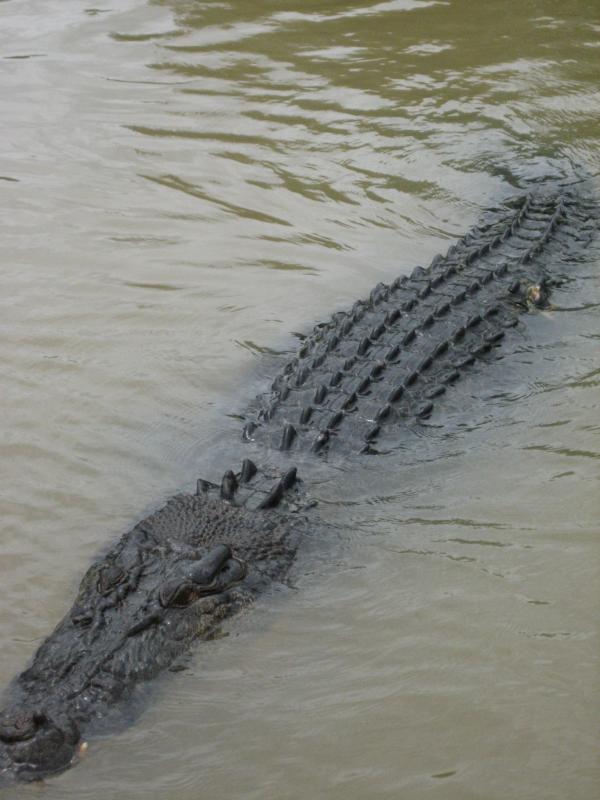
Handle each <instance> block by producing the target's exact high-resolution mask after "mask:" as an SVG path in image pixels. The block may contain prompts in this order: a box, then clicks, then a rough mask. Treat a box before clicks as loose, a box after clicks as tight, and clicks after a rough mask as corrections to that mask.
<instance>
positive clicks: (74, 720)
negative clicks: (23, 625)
mask: <svg viewBox="0 0 600 800" xmlns="http://www.w3.org/2000/svg"><path fill="white" fill-rule="evenodd" d="M597 224H598V212H597V208H596V206H595V204H594V203H593V202H592V201H591V200H590V201H587V200H585V199H583V198H582V197H581V196H580V195H578V194H576V193H574V192H571V191H569V190H560V189H559V190H543V191H535V192H533V193H531V194H529V195H526V196H524V197H522V198H520V199H519V200H516V201H514V202H512V203H511V204H510V206H505V207H503V208H501V209H498V210H496V211H494V212H491V213H490V214H489V216H488V218H487V219H485V220H483V222H482V223H481V224H480V225H479V226H478V227H477V228H475V229H474V230H473V231H472V232H471V233H469V234H467V235H466V236H465V237H464V238H463V239H462V240H460V241H459V242H458V243H457V244H456V245H453V246H452V247H451V248H450V250H449V251H448V253H447V254H446V256H443V257H442V256H437V257H436V258H435V259H434V260H433V262H432V264H431V265H430V267H429V268H427V269H423V268H420V267H417V268H416V269H415V270H414V271H413V273H412V274H411V275H410V277H403V278H399V279H398V280H396V281H394V282H393V283H392V284H391V285H390V286H385V285H383V284H381V285H379V286H377V287H375V289H374V290H373V292H372V293H371V295H370V297H369V299H368V300H366V301H358V302H357V303H356V304H355V305H354V306H353V308H352V309H351V310H350V311H349V312H340V313H337V314H335V315H334V316H333V317H332V319H331V320H330V321H329V322H327V323H325V324H323V325H318V326H317V327H316V328H315V330H314V332H313V333H312V334H311V335H310V336H308V337H307V338H306V339H305V340H304V341H303V343H302V346H301V347H300V349H299V351H298V354H297V356H296V357H295V358H293V359H292V360H291V361H290V362H289V363H288V364H286V365H285V366H284V368H283V369H282V371H281V372H280V373H279V375H277V376H276V378H275V379H274V381H273V384H272V387H271V390H270V391H269V392H268V393H267V394H266V395H265V396H263V397H261V398H259V399H258V400H257V401H256V402H255V403H254V404H253V406H252V408H251V409H250V410H249V412H248V413H247V415H246V417H247V419H246V424H245V426H244V430H243V433H242V440H243V442H241V443H240V466H239V468H237V469H236V470H235V471H228V472H226V473H225V475H224V476H223V478H222V480H221V482H220V483H219V484H212V483H208V482H206V481H204V480H200V481H199V482H198V491H197V493H196V494H195V495H179V496H177V497H174V498H172V499H171V500H170V501H169V502H168V503H167V505H166V506H165V507H164V508H163V509H161V510H159V511H157V512H156V513H155V514H153V515H151V516H150V517H148V518H147V519H145V520H143V521H142V522H140V523H139V524H138V525H136V526H135V527H134V528H133V530H131V531H130V532H128V533H126V534H125V535H124V536H123V537H122V539H121V540H120V541H119V542H118V543H117V544H116V545H115V546H114V547H113V548H111V549H110V550H109V551H108V552H107V553H106V555H105V556H104V557H103V558H101V559H100V560H98V561H97V562H96V563H95V564H93V565H92V567H90V569H89V570H88V572H87V573H86V575H85V577H84V579H83V581H82V583H81V586H80V589H79V592H78V596H77V598H76V600H75V603H74V605H73V607H72V609H71V610H70V611H69V613H68V614H67V615H66V617H65V618H64V619H63V620H62V622H60V624H59V625H58V627H57V628H56V630H55V631H54V632H53V633H52V634H51V635H50V636H49V638H48V639H47V640H46V641H45V642H44V643H43V644H42V646H41V647H40V649H39V650H38V652H37V653H36V654H35V656H34V658H33V661H32V664H31V665H30V667H29V668H28V669H27V670H26V671H25V672H23V673H22V674H21V675H20V676H18V677H17V678H16V679H15V681H14V682H13V684H12V686H11V687H10V688H9V692H8V695H7V699H6V707H5V710H4V711H3V713H2V714H1V715H0V783H1V782H2V781H8V780H15V779H16V780H33V779H36V778H40V777H43V776H44V775H48V774H52V773H56V772H60V771H61V770H63V769H65V768H67V767H68V766H69V765H70V764H71V763H72V762H73V760H74V758H76V754H77V752H78V750H79V748H80V746H81V743H82V741H83V737H84V736H85V735H86V733H87V732H88V731H89V730H90V728H91V727H92V726H93V724H94V722H95V721H97V720H98V719H99V718H103V717H105V716H106V715H107V714H108V713H109V712H110V710H111V709H112V708H113V707H115V706H118V705H119V704H120V703H123V702H124V701H126V700H127V698H129V697H130V696H131V694H132V691H133V689H134V687H135V686H136V685H138V684H139V683H141V682H143V681H147V680H149V679H151V678H153V677H155V676H156V675H158V674H159V673H160V672H162V671H163V670H165V669H166V668H168V667H169V666H171V665H172V664H173V663H174V662H175V660H176V659H177V658H178V657H179V656H180V655H181V654H182V653H184V652H186V651H187V650H188V648H189V646H190V644H191V643H192V642H193V641H194V640H195V639H197V638H207V637H209V636H211V635H212V634H213V633H214V631H215V630H216V629H217V628H218V626H219V624H220V623H221V622H222V620H223V619H224V618H226V617H227V616H229V615H231V614H232V613H234V612H235V611H237V610H238V609H239V608H241V607H242V606H244V605H247V604H248V603H249V602H251V601H252V599H253V598H254V597H255V596H256V595H257V593H259V592H260V591H262V590H264V588H266V587H267V586H268V585H269V584H270V583H271V582H272V581H273V580H281V579H283V578H284V577H285V575H286V573H287V571H288V570H289V568H290V566H291V564H292V562H293V560H294V557H295V553H296V551H297V548H298V545H299V543H300V541H301V538H302V535H303V531H304V530H305V529H306V527H307V526H310V528H311V530H312V529H313V528H314V527H315V526H318V525H319V521H318V517H317V515H316V512H315V511H313V510H311V509H310V508H309V506H310V502H309V493H310V482H311V472H314V468H315V466H316V461H317V460H318V461H319V463H321V462H322V461H327V460H335V459H345V460H348V459H353V460H354V462H355V467H356V468H357V469H359V468H360V464H361V460H363V459H365V458H369V457H371V456H372V455H374V454H376V453H377V452H378V451H382V450H386V449H390V448H393V446H394V442H395V441H396V440H397V437H398V435H399V433H400V432H401V430H402V429H403V428H404V427H406V426H407V425H413V424H421V421H422V420H424V419H427V418H428V417H429V416H430V415H431V414H432V412H433V409H434V404H437V403H439V402H442V401H443V396H444V394H445V393H446V392H447V391H456V389H454V388H453V387H454V385H455V384H456V385H457V386H459V385H460V377H461V375H462V374H463V372H464V371H465V370H468V368H469V366H470V365H471V364H473V363H474V362H475V361H476V360H482V359H484V360H485V359H486V358H488V357H489V356H488V354H489V353H490V352H491V351H492V350H493V349H494V348H496V347H497V346H500V345H501V344H502V341H503V339H505V338H506V337H510V336H511V335H514V330H515V327H516V326H517V325H518V320H519V315H520V313H521V312H523V311H527V310H528V309H530V308H534V307H544V306H546V304H547V302H548V296H549V285H550V283H551V281H552V280H559V279H561V278H564V277H568V274H569V271H570V269H571V267H570V265H571V264H572V262H574V261H576V260H577V259H578V258H579V257H580V255H581V253H582V252H583V248H585V246H586V245H587V243H588V242H589V241H590V239H591V237H592V236H593V235H594V232H595V230H596V228H597Z"/></svg>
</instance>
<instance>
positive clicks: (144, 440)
mask: <svg viewBox="0 0 600 800" xmlns="http://www.w3.org/2000/svg"><path fill="white" fill-rule="evenodd" d="M89 2H90V0H86V2H79V0H69V2H67V3H65V2H59V1H58V0H43V2H42V0H39V2H35V1H34V0H3V2H1V3H0V103H1V106H0V107H1V109H2V113H1V115H0V129H1V133H0V142H1V145H2V147H1V150H0V178H1V179H0V190H1V192H0V198H1V201H0V203H1V206H0V207H1V209H2V231H3V233H2V240H3V256H2V273H3V287H4V290H3V292H2V297H1V298H0V309H1V310H0V333H1V337H0V363H1V365H2V371H1V372H2V386H1V390H0V391H1V393H2V394H1V396H2V425H1V439H0V464H1V465H2V466H1V478H0V480H1V485H2V493H1V494H2V499H1V501H0V507H1V508H0V510H1V516H2V519H3V528H2V531H3V532H2V540H1V553H2V558H1V561H0V581H1V598H2V599H1V601H0V641H1V642H2V660H1V663H0V682H1V683H2V684H5V683H7V682H8V680H9V679H10V678H11V677H12V676H13V675H14V674H15V673H16V672H18V671H20V670H21V669H22V668H23V666H24V664H25V663H26V661H27V659H28V658H29V657H30V655H31V653H32V652H33V650H34V649H35V647H36V646H37V645H38V644H39V643H40V641H41V639H42V638H43V637H44V636H45V635H46V634H47V633H48V632H49V631H50V630H51V629H52V627H53V625H54V624H55V623H56V621H57V620H58V619H59V618H60V616H61V615H62V614H63V613H64V612H65V611H66V609H67V608H68V607H69V605H70V603H71V599H72V596H73V592H74V588H75V586H76V585H77V583H78V580H79V578H80V577H81V574H82V573H83V571H84V569H85V568H86V566H87V565H88V564H89V562H90V560H91V559H92V557H93V556H94V554H95V553H96V552H97V551H98V550H99V549H100V548H101V547H102V546H103V545H104V544H105V543H106V542H108V541H110V540H111V539H114V538H115V537H116V536H118V535H120V534H121V533H122V532H123V531H124V530H126V529H127V527H128V526H129V525H131V523H133V522H135V521H136V520H138V519H139V518H140V517H141V516H142V515H143V514H144V513H146V512H147V511H148V510H150V509H153V508H155V507H157V506H158V505H159V504H160V502H161V501H162V500H163V499H164V498H166V497H168V496H169V495H170V494H172V493H174V492H176V491H178V490H181V489H183V488H188V487H190V486H192V485H193V483H194V479H195V477H197V475H198V473H199V471H201V464H202V462H203V460H205V451H206V447H207V443H208V442H210V441H214V439H215V438H219V437H221V436H222V435H223V436H225V437H227V436H231V437H232V441H233V437H234V436H237V435H238V429H239V423H238V422H237V420H235V419H233V418H232V416H231V415H232V414H235V413H236V412H239V411H240V410H241V409H242V408H243V407H244V403H245V402H247V401H248V400H250V399H251V398H252V396H253V395H254V394H255V393H256V392H257V391H258V390H259V389H260V388H261V387H262V386H263V385H264V382H265V379H266V377H267V376H268V371H269V367H268V363H267V361H266V360H265V357H264V356H263V353H264V352H271V351H272V350H275V351H278V352H279V351H285V350H287V349H290V348H292V347H293V346H294V339H293V337H292V336H291V332H292V331H295V330H307V328H308V327H309V326H310V324H311V323H313V322H315V321H317V320H318V319H320V318H322V317H325V316H327V315H328V314H329V313H330V312H331V311H332V310H334V309H336V308H342V307H344V306H346V305H348V304H349V303H351V302H353V301H354V300H355V299H356V298H357V297H359V296H362V295H364V294H365V293H367V292H368V290H369V289H370V288H371V286H372V285H373V284H375V283H376V282H377V281H379V280H385V279H389V278H391V277H393V276H395V275H397V274H398V273H402V272H408V271H409V270H410V269H411V268H412V267H413V266H414V265H415V264H416V263H427V262H428V261H429V260H430V259H431V257H432V256H433V255H434V254H435V253H436V252H438V250H443V249H445V248H446V247H447V244H448V241H449V240H452V239H453V238H455V237H456V236H458V235H460V234H461V233H463V232H464V231H465V230H466V229H467V228H468V227H470V226H471V225H472V224H473V222H474V221H475V220H476V218H477V216H478V214H479V213H480V211H481V209H483V208H485V207H487V206H489V205H491V204H493V203H494V202H496V201H497V200H498V199H500V198H502V197H503V196H505V195H506V194H510V193H513V192H514V191H515V187H518V186H520V185H522V184H523V183H524V182H525V181H526V180H527V179H528V178H533V177H537V178H539V177H540V176H542V175H549V176H557V175H569V174H570V173H571V170H572V166H573V165H575V166H577V167H583V168H585V169H586V170H587V171H588V172H589V173H591V174H593V175H597V174H598V173H600V154H599V149H598V144H599V136H598V131H599V124H600V92H599V90H598V78H599V76H600V36H599V34H600V7H599V5H598V3H597V0H561V2H558V1H556V2H555V1H554V0H537V1H534V0H529V1H528V2H515V1H514V0H485V2H474V1H473V0H449V1H448V2H435V1H432V2H426V1H423V2H419V0H388V1H387V2H385V1H384V2H374V1H373V0H356V1H355V2H352V1H351V0H339V1H338V2H332V3H324V2H317V1H316V0H310V1H309V2H302V3H300V2H292V0H287V1H286V0H270V1H269V0H264V1H263V2H251V1H250V0H247V1H246V2H243V3H242V2H237V3H236V2H195V1H194V0H187V2H186V1H184V0H181V2H177V0H171V1H169V0H164V1H163V2H146V3H145V2H143V0H108V2H103V3H101V4H100V5H99V6H98V7H91V6H90V5H89ZM598 267H599V263H598V260H597V261H596V263H593V261H590V262H589V263H586V264H580V265H578V266H577V274H576V277H577V280H575V281H574V282H573V283H572V284H570V285H567V286H566V287H564V288H563V289H562V290H561V291H560V292H558V293H557V296H556V298H555V299H556V302H557V304H558V305H559V310H557V311H555V312H552V313H547V314H542V315H538V316H537V317H536V318H535V319H532V320H531V321H530V324H529V325H528V331H529V333H528V334H527V335H524V338H523V341H522V344H521V346H520V348H519V349H518V353H517V357H516V359H515V361H514V362H511V364H508V363H505V362H499V365H498V368H497V370H496V369H495V368H494V367H492V368H491V370H490V371H488V374H487V377H486V376H482V379H481V381H479V382H477V380H475V379H474V382H473V391H472V394H473V398H472V410H469V412H468V415H467V417H465V418H464V419H462V418H460V417H459V416H457V415H458V410H456V409H455V410H454V412H449V413H450V420H449V428H448V431H449V434H448V436H447V437H446V439H445V440H444V443H443V446H441V445H440V444H439V442H438V441H437V440H432V439H428V438H427V437H423V441H422V442H418V441H414V442H411V443H410V444H409V445H407V448H406V451H405V453H404V454H403V456H402V458H396V460H395V461H393V462H390V469H389V471H387V472H386V470H385V469H383V470H382V469H379V471H378V472H377V474H376V476H374V475H371V476H370V477H371V478H372V480H369V474H363V475H355V476H350V475H349V476H348V478H347V479H346V478H345V479H344V481H341V482H340V485H339V486H334V485H331V486H328V487H324V488H322V490H321V501H322V505H323V507H324V508H326V509H327V510H328V512H331V514H330V516H331V517H332V518H333V519H335V520H337V523H338V527H337V528H336V530H335V532H334V533H333V534H332V536H331V539H330V540H328V541H321V540H311V541H308V542H307V545H306V548H305V549H304V551H303V554H302V556H301V558H300V560H299V562H298V564H297V565H296V568H295V571H294V574H293V580H292V585H291V586H290V587H279V588H277V589H276V590H275V591H274V592H273V595H272V596H270V597H268V598H265V600H264V601H263V602H262V603H261V604H260V606H259V607H258V608H256V609H254V610H253V611H252V612H251V613H248V614H246V615H244V616H242V617H241V618H239V619H238V620H237V621H236V622H235V624H233V625H232V626H230V631H231V635H230V636H229V637H227V638H225V639H222V640H220V641H218V642H213V643H210V644H207V645H202V646H200V647H198V649H197V651H196V652H195V656H194V658H193V660H192V663H191V665H190V669H189V670H187V671H186V672H183V673H179V674H177V675H174V676H172V677H170V678H169V679H168V680H167V681H165V683H164V685H163V686H162V688H161V690H160V692H159V693H158V694H159V696H158V697H157V698H156V701H155V702H154V703H153V704H152V705H151V706H150V708H149V709H148V710H147V712H146V713H144V714H143V715H142V716H141V717H140V718H139V719H138V720H137V721H136V723H135V725H133V726H132V727H129V728H127V729H126V730H124V731H123V732H122V733H120V734H118V735H116V736H114V737H110V738H106V739H102V740H96V741H93V742H92V743H91V746H90V750H89V755H88V757H87V758H85V759H84V761H83V763H82V764H80V765H79V766H78V767H77V768H76V769H74V770H72V771H70V772H68V773H66V774H64V775H62V776H60V777H57V778H55V779H52V780H51V781H49V782H48V783H47V784H46V785H45V786H43V787H39V786H36V787H25V788H23V787H21V788H19V789H18V790H11V791H7V792H6V797H11V798H12V797H15V798H16V797H19V798H29V797H32V798H33V797H35V798H46V797H48V798H100V797H102V798H103V799H105V800H109V799H110V798H115V799H116V798H145V799H146V798H154V797H156V798H161V799H162V798H177V800H185V799H186V798H190V800H191V799H192V798H199V797H212V798H217V800H221V799H222V798H223V799H224V798H228V800H229V799H231V800H234V799H236V800H237V799H239V800H242V798H243V800H253V799H254V798H256V799H257V800H258V799H259V798H260V800H299V798H306V797H314V798H328V800H329V799H331V800H336V799H337V798H340V799H341V798H344V800H364V798H394V799H395V798H402V800H421V798H425V797H427V798H440V800H469V798H477V800H493V799H494V800H495V799H496V798H497V799H498V800H506V798H515V799H516V798H518V800H524V799H525V798H532V800H533V799H534V798H535V799H536V800H537V798H544V800H551V799H552V798H556V800H563V799H564V798H566V797H568V798H570V800H592V799H593V798H596V797H598V795H599V794H600V763H599V746H600V737H599V735H598V718H599V712H600V708H599V706H600V703H599V698H600V669H599V662H600V658H599V656H600V653H599V644H598V633H599V626H598V619H599V612H600V593H599V589H598V585H599V584H598V578H599V572H600V552H599V528H598V525H599V523H598V519H599V516H600V515H599V511H600V507H599V505H600V504H599V503H598V500H597V479H598V466H599V464H600V461H599V456H600V423H599V417H598V385H599V380H598V376H599V374H600V364H599V348H598V338H599V337H598V318H599V312H598V309H599V307H600V306H599V302H600V277H599V274H600V273H599V271H598ZM462 397H463V399H464V395H462ZM452 414H454V416H452ZM452 420H454V424H452ZM461 420H462V421H461ZM436 442H437V444H436ZM348 500H351V501H352V503H351V505H348V504H347V502H348Z"/></svg>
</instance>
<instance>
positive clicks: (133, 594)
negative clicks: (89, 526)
mask: <svg viewBox="0 0 600 800" xmlns="http://www.w3.org/2000/svg"><path fill="white" fill-rule="evenodd" d="M215 495H216V496H215ZM303 530H304V522H303V520H302V519H298V518H297V517H293V515H292V516H290V515H289V514H287V513H285V512H284V513H279V511H278V510H274V509H272V508H269V509H268V510H256V509H255V510H252V509H249V508H247V507H246V504H245V503H239V504H236V503H234V502H230V501H224V499H223V497H222V496H221V494H220V493H219V490H218V488H217V489H214V490H213V489H212V488H211V489H209V490H208V491H205V490H203V491H202V492H199V493H198V494H196V495H187V494H183V495H177V496H176V497H173V498H171V499H170V500H169V501H168V503H167V504H166V505H165V506H164V507H163V508H161V509H160V510H159V511H156V512H155V513H154V514H151V515H150V516H149V517H147V518H146V519H144V520H142V521H141V522H140V523H138V524H137V525H136V526H135V527H134V528H133V529H132V530H130V531H129V532H128V533H126V534H125V535H124V536H123V537H122V538H121V539H120V541H119V542H117V543H116V544H115V545H114V546H113V547H112V548H111V549H110V550H109V551H108V552H107V553H106V554H105V556H104V557H103V558H101V559H99V560H98V561H97V562H96V563H94V564H92V566H91V567H90V568H89V569H88V571H87V573H86V574H85V575H84V577H83V580H82V582H81V585H80V587H79V591H78V594H77V597H76V599H75V602H74V604H73V606H72V608H71V609H70V611H69V612H68V613H67V614H66V616H65V617H64V619H63V620H62V621H61V622H60V623H59V624H58V626H57V627H56V629H55V630H54V632H53V633H51V634H50V636H49V637H48V638H47V639H46V641H45V642H43V643H42V645H41V647H40V648H39V650H38V651H37V653H36V654H35V656H34V658H33V660H32V662H31V664H30V666H29V667H28V669H26V670H25V672H23V673H22V674H21V675H19V676H18V677H17V678H16V679H15V680H14V681H13V683H12V685H11V687H9V691H8V696H7V704H6V707H5V710H4V711H3V712H1V713H0V785H2V784H3V783H7V782H9V783H10V782H14V781H28V780H29V781H31V780H36V779H38V778H42V777H44V776H46V775H50V774H53V773H57V772H61V771H62V770H64V769H66V768H67V767H69V766H70V765H71V764H72V763H73V761H75V760H77V757H78V754H79V752H80V751H82V747H85V742H84V741H83V737H84V736H86V737H87V736H88V735H89V734H90V728H91V727H92V724H93V723H97V722H98V721H99V720H103V722H102V723H101V726H102V728H103V729H104V730H106V728H107V727H109V728H111V729H114V728H115V727H119V726H120V725H122V724H123V721H124V720H123V715H122V714H120V713H119V704H120V702H121V701H126V700H127V699H128V698H131V697H132V694H133V693H132V690H133V689H134V687H135V686H136V684H139V683H141V682H144V681H146V680H149V679H151V678H153V677H154V676H156V675H158V674H159V673H160V672H162V671H163V670H165V669H167V668H169V667H171V668H172V667H173V664H174V662H175V660H176V659H177V658H178V657H179V656H181V655H182V654H183V653H185V652H187V651H188V650H189V647H190V645H191V644H192V642H193V641H194V640H195V639H198V638H210V637H211V636H212V635H213V634H214V632H215V631H216V630H217V629H218V627H219V625H220V623H221V622H222V621H223V619H224V618H226V617H227V616H229V615H230V614H232V613H233V612H235V611H236V610H237V609H239V608H240V607H241V606H243V605H245V604H247V603H248V602H249V601H251V600H252V598H253V597H254V596H255V595H256V593H257V592H259V591H261V590H262V589H263V588H265V587H266V586H268V585H269V583H270V582H271V581H272V580H274V579H280V578H282V577H283V576H284V575H285V573H286V572H287V569H288V568H289V566H290V564H291V562H292V560H293V558H294V554H295V552H296V549H297V544H298V541H299V537H300V536H301V535H302V532H303ZM136 697H137V694H136ZM113 708H114V710H113ZM93 727H97V725H93Z"/></svg>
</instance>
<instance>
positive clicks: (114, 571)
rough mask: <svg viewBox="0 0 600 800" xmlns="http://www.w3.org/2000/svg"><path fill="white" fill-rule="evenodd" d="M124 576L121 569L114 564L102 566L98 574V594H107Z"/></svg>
mask: <svg viewBox="0 0 600 800" xmlns="http://www.w3.org/2000/svg"><path fill="white" fill-rule="evenodd" d="M124 577H125V573H124V572H123V570H122V569H121V568H120V567H117V566H116V565H115V564H111V565H109V566H107V567H104V568H103V569H102V570H101V572H100V575H99V576H98V591H99V592H100V594H108V592H110V590H111V589H113V588H114V587H115V586H117V584H119V583H121V581H122V580H123V578H124Z"/></svg>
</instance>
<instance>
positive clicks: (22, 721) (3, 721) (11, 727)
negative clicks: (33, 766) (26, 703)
mask: <svg viewBox="0 0 600 800" xmlns="http://www.w3.org/2000/svg"><path fill="white" fill-rule="evenodd" d="M45 721H46V717H45V716H44V714H42V713H41V712H37V711H36V712H34V713H23V714H15V715H12V714H3V715H2V716H0V739H1V740H2V741H3V742H21V741H25V740H26V739H31V738H32V737H33V736H34V735H35V732H36V731H37V729H38V728H39V727H40V725H42V724H43V723H44V722H45Z"/></svg>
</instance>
